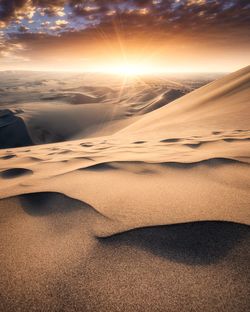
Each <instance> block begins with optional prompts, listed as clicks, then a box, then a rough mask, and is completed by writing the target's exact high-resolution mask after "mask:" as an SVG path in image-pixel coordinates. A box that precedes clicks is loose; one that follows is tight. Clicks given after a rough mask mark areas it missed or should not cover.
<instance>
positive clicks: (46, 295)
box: [0, 67, 250, 312]
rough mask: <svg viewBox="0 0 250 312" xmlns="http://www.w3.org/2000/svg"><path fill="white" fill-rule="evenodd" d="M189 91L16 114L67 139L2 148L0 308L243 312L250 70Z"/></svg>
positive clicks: (39, 137)
mask: <svg viewBox="0 0 250 312" xmlns="http://www.w3.org/2000/svg"><path fill="white" fill-rule="evenodd" d="M115 86H116V83H114V84H113V87H114V88H113V90H116V88H115ZM130 88H131V86H130ZM140 88H141V86H140ZM157 88H159V86H158V87H157ZM103 90H104V91H105V92H106V91H107V92H109V89H108V90H107V89H103ZM187 90H188V88H187V87H186V88H185V87H184V88H183V87H181V88H180V86H178V87H176V88H175V90H174V91H173V90H172V89H171V90H165V92H163V90H162V88H160V92H159V94H158V95H157V96H155V94H154V92H155V90H154V92H152V93H151V94H150V96H146V97H145V98H144V100H142V93H143V92H142V91H141V90H140V92H139V90H138V89H136V92H135V91H134V90H132V91H131V93H130V94H128V89H127V90H126V92H125V93H123V94H121V95H120V97H118V98H116V101H113V102H112V103H109V102H107V101H106V100H107V97H105V99H104V98H103V100H102V101H101V102H100V103H85V104H84V105H83V106H81V105H71V106H70V107H68V106H67V105H66V104H60V105H59V106H57V105H58V104H56V103H50V102H49V103H40V102H39V103H36V105H30V104H27V103H26V104H25V105H22V109H23V110H24V113H23V114H21V115H22V120H23V122H24V124H25V125H26V127H27V131H28V133H29V135H30V137H31V139H32V142H33V143H36V144H37V143H38V144H39V143H47V142H54V141H57V140H58V141H59V140H60V141H62V140H65V142H60V143H53V144H43V145H36V146H29V147H21V148H8V149H3V150H1V151H0V183H1V187H0V197H1V201H0V214H1V217H2V220H3V221H2V225H1V230H0V231H1V233H0V234H1V237H2V238H3V243H2V247H3V251H4V252H3V253H2V256H1V257H0V261H1V263H0V265H1V271H2V272H1V275H2V279H1V280H2V283H1V286H0V293H1V294H2V300H1V306H0V307H1V310H3V311H15V310H17V309H18V308H20V309H21V310H22V311H25V310H26V311H27V310H32V309H37V310H39V309H40V310H43V311H150V312H151V311H153V312H154V311H171V312H172V311H173V312H174V311H176V312H177V311H207V312H208V311H209V312H210V311H227V312H228V311H231V312H233V311H247V310H248V307H249V304H250V302H249V296H248V279H249V277H250V276H249V270H247V268H248V265H249V260H250V249H249V243H250V232H249V225H250V210H249V207H250V192H249V189H250V166H249V164H250V128H249V121H250V109H249V92H250V67H246V68H244V69H242V70H240V71H237V72H235V73H233V74H230V75H227V76H225V77H223V78H220V79H218V80H216V81H214V82H211V83H209V84H208V85H205V86H203V87H201V88H199V89H197V90H194V91H192V92H190V93H189V94H186V95H184V93H187ZM189 90H190V89H189ZM92 91H93V90H92ZM118 94H119V93H118ZM182 95H183V96H182ZM99 96H101V95H99ZM151 96H152V97H151ZM180 96H181V97H180ZM179 97H180V98H179ZM176 98H178V99H176ZM131 99H133V101H132V100H131ZM136 99H137V100H136ZM172 100H173V101H172ZM118 103H121V105H118ZM34 107H35V108H36V109H34ZM65 116H67V119H65ZM11 118H13V117H11ZM66 120H67V122H66ZM81 127H82V131H79V129H81ZM0 131H1V129H0ZM46 131H47V133H46ZM74 135H75V136H76V138H78V139H77V140H71V141H69V140H68V139H69V138H71V139H72V138H73V137H74ZM46 136H47V137H46ZM79 137H81V139H79ZM38 307H39V309H38Z"/></svg>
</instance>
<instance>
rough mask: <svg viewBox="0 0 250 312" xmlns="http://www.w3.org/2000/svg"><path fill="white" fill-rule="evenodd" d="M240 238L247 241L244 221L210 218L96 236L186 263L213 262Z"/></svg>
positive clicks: (249, 239) (246, 227) (249, 233)
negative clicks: (102, 236)
mask: <svg viewBox="0 0 250 312" xmlns="http://www.w3.org/2000/svg"><path fill="white" fill-rule="evenodd" d="M243 240H248V241H249V242H250V231H249V227H248V226H247V225H242V224H236V223H230V222H212V221H207V222H192V223H185V224H177V225H166V226H156V227H149V228H142V229H135V230H131V231H128V232H125V233H121V234H117V235H114V236H111V237H108V238H99V241H100V242H101V243H102V244H104V245H113V246H114V247H116V246H117V247H118V246H120V245H127V246H132V247H133V246H136V247H137V248H141V249H143V250H145V251H149V252H151V253H153V254H155V255H157V256H160V257H163V258H167V259H169V260H171V261H174V262H180V263H185V264H189V265H209V264H214V263H217V262H219V261H220V260H221V259H222V258H224V257H225V256H226V255H227V254H228V253H229V252H230V250H232V249H233V248H234V246H235V245H237V244H238V243H240V242H242V241H243Z"/></svg>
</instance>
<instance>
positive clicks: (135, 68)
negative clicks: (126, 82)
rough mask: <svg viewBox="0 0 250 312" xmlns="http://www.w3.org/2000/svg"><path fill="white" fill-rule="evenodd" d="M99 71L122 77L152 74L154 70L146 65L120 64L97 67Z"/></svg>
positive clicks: (134, 63)
mask: <svg viewBox="0 0 250 312" xmlns="http://www.w3.org/2000/svg"><path fill="white" fill-rule="evenodd" d="M99 71H101V72H103V73H110V74H116V75H122V76H140V75H147V74H152V73H153V72H154V68H153V67H152V66H150V65H149V64H146V63H136V62H127V61H125V62H121V63H115V64H109V65H106V66H101V67H99Z"/></svg>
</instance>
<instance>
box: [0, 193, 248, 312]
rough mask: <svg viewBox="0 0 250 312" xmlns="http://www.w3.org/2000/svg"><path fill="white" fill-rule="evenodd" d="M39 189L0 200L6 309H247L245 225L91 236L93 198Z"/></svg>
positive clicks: (218, 224) (174, 227) (205, 224)
mask: <svg viewBox="0 0 250 312" xmlns="http://www.w3.org/2000/svg"><path fill="white" fill-rule="evenodd" d="M43 195H46V196H45V198H46V199H47V201H46V200H45V202H43V200H42V199H41V198H40V201H41V202H40V204H39V194H38V198H37V199H36V200H35V202H36V205H34V201H33V200H31V202H30V199H29V197H28V198H25V197H24V198H22V199H20V198H17V197H15V198H7V199H4V200H2V201H0V213H1V227H0V234H1V237H4V240H3V242H2V247H3V248H4V250H5V252H4V254H1V257H0V261H1V268H2V275H1V284H0V291H1V295H2V300H1V307H2V310H3V311H8V310H10V309H11V310H15V311H16V310H18V309H19V310H20V309H21V310H22V311H27V310H34V309H35V308H36V309H37V307H39V309H41V310H44V311H51V310H52V311H60V310H62V309H64V310H67V309H72V302H73V303H74V309H75V310H79V311H81V310H82V308H83V307H85V306H88V307H90V309H89V310H90V311H101V312H105V311H112V312H113V311H119V310H121V311H122V310H123V308H124V305H125V306H126V307H127V306H129V307H131V306H132V307H133V310H134V311H138V312H139V311H141V307H143V309H144V310H146V311H147V310H148V311H151V310H152V309H151V307H152V302H154V311H164V310H165V309H166V307H167V306H169V304H170V303H172V302H173V306H172V308H171V309H172V311H173V312H177V311H182V310H183V305H184V306H185V307H187V306H190V307H192V309H193V310H194V311H198V310H199V309H200V308H201V306H202V307H205V310H206V311H210V310H211V309H212V310H213V311H221V309H222V308H221V307H222V306H223V307H225V308H223V311H235V310H239V311H246V310H247V308H248V306H249V300H248V278H249V274H248V272H249V270H248V266H249V248H248V246H249V242H250V231H249V227H248V226H246V225H241V224H236V223H228V222H194V223H187V224H176V225H169V226H157V227H148V228H141V229H133V230H132V231H129V232H126V233H125V232H124V233H120V234H118V235H114V236H111V237H105V238H96V237H94V235H95V231H94V230H93V229H94V226H98V220H99V217H100V218H101V216H100V215H99V216H98V218H96V214H95V213H92V212H93V211H92V209H91V208H90V207H89V206H87V205H84V204H82V203H81V202H78V201H75V200H72V199H69V198H67V197H66V196H64V195H60V194H43ZM20 202H21V204H20ZM60 203H61V205H60ZM208 285H209V287H208ZM159 289H160V290H161V291H159ZM195 294H198V295H195ZM121 297H122V299H123V300H122V302H121V300H120V298H121ZM218 297H219V298H220V301H219V304H218V301H214V300H212V299H213V298H218ZM155 298H157V300H156V301H155ZM201 300H202V305H201ZM62 302H63V303H62ZM184 310H185V308H184Z"/></svg>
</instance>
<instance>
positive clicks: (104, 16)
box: [0, 0, 250, 58]
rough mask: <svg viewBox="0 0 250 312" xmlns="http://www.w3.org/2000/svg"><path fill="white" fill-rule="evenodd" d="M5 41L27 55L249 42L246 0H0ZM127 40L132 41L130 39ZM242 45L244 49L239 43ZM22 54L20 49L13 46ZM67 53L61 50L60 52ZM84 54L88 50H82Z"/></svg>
mask: <svg viewBox="0 0 250 312" xmlns="http://www.w3.org/2000/svg"><path fill="white" fill-rule="evenodd" d="M0 28H1V29H3V30H4V36H5V42H6V44H21V45H24V46H26V47H27V49H28V50H27V51H25V53H26V55H28V57H30V58H38V57H43V56H45V55H46V56H47V57H50V56H51V55H53V54H56V53H57V51H62V50H66V51H67V50H68V48H70V47H71V50H72V47H73V49H74V47H77V49H75V51H76V52H75V51H74V53H77V51H79V53H83V52H84V51H86V50H88V49H90V48H89V47H90V46H91V45H98V44H99V46H100V47H101V49H104V46H105V48H107V46H108V48H110V46H112V45H114V46H118V44H119V41H120V40H122V41H123V43H124V45H125V49H126V45H128V46H131V45H132V43H133V44H134V45H137V43H138V42H141V41H142V40H144V42H145V44H146V43H147V42H150V43H152V44H153V43H155V46H156V47H159V46H160V45H161V44H163V43H164V44H168V43H169V42H178V47H177V43H176V49H177V48H178V49H183V47H184V46H185V45H187V44H192V46H193V49H195V48H197V49H205V48H206V49H210V47H212V46H216V45H217V46H218V47H221V48H223V49H224V50H226V49H227V50H230V49H235V47H238V48H239V49H241V48H243V47H248V48H249V47H250V36H249V28H250V4H249V1H248V0H238V1H236V0H230V1H224V0H221V1H218V0H215V1H208V0H173V1H168V0H127V1H125V0H113V1H111V0H0ZM130 43H131V44H130ZM244 49H245V48H244ZM17 53H19V54H20V55H23V56H25V55H24V51H22V50H17ZM65 53H66V52H65ZM86 53H87V52H86Z"/></svg>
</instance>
